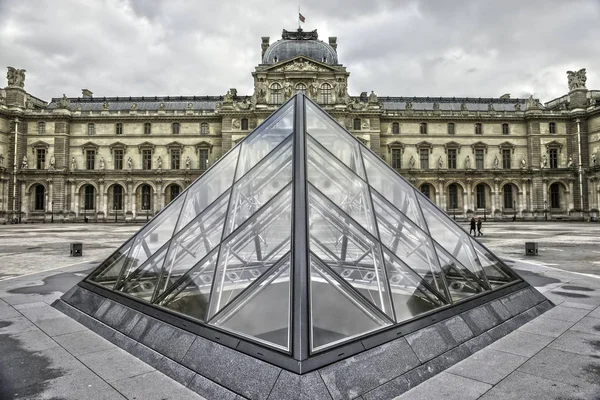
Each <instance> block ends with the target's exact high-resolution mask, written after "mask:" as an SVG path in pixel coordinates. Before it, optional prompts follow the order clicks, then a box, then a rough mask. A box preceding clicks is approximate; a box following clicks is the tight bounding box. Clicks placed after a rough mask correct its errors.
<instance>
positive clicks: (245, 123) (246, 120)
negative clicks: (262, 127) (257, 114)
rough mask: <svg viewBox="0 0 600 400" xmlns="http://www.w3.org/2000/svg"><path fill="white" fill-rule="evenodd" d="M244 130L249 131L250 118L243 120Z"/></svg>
mask: <svg viewBox="0 0 600 400" xmlns="http://www.w3.org/2000/svg"><path fill="white" fill-rule="evenodd" d="M242 130H243V131H247V130H248V118H242Z"/></svg>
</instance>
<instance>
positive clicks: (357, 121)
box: [354, 118, 360, 131]
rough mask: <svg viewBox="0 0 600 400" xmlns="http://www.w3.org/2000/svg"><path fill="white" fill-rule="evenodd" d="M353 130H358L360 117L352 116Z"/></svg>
mask: <svg viewBox="0 0 600 400" xmlns="http://www.w3.org/2000/svg"><path fill="white" fill-rule="evenodd" d="M354 130H355V131H360V118H354Z"/></svg>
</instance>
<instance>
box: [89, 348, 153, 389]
mask: <svg viewBox="0 0 600 400" xmlns="http://www.w3.org/2000/svg"><path fill="white" fill-rule="evenodd" d="M79 359H80V360H81V362H82V363H84V364H85V365H86V366H87V367H88V368H89V369H91V370H92V371H93V372H95V373H96V374H97V375H98V376H99V377H101V378H102V379H104V380H105V381H106V382H109V383H110V382H115V381H118V380H120V379H124V378H129V377H132V376H136V375H141V374H144V373H146V372H151V371H154V368H153V367H151V366H149V365H148V364H146V363H145V362H143V361H141V360H140V359H138V358H136V357H134V356H132V355H131V354H129V353H127V352H126V351H125V350H122V349H119V348H117V347H115V348H112V349H109V350H104V351H97V352H95V353H89V354H85V355H82V356H80V357H79Z"/></svg>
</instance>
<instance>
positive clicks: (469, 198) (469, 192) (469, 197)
mask: <svg viewBox="0 0 600 400" xmlns="http://www.w3.org/2000/svg"><path fill="white" fill-rule="evenodd" d="M466 186H467V204H466V209H465V212H466V210H467V209H470V210H473V211H475V205H474V204H473V187H472V185H471V180H470V179H467V183H466Z"/></svg>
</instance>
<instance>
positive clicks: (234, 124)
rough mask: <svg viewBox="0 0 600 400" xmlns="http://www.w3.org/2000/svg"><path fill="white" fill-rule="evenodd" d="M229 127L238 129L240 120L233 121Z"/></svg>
mask: <svg viewBox="0 0 600 400" xmlns="http://www.w3.org/2000/svg"><path fill="white" fill-rule="evenodd" d="M231 126H233V129H240V120H239V119H233V120H232V121H231Z"/></svg>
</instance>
